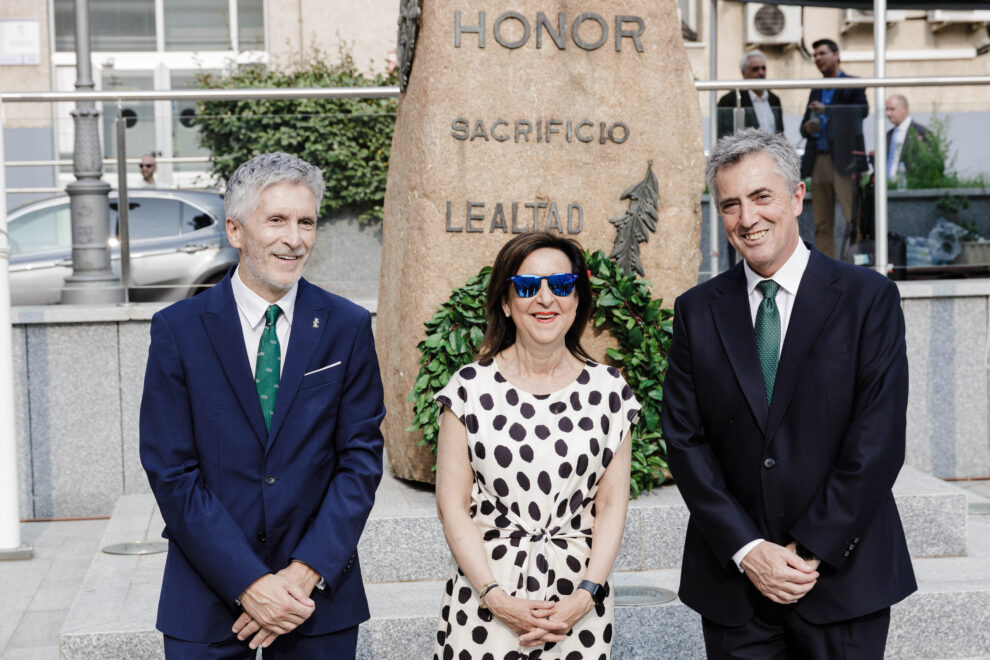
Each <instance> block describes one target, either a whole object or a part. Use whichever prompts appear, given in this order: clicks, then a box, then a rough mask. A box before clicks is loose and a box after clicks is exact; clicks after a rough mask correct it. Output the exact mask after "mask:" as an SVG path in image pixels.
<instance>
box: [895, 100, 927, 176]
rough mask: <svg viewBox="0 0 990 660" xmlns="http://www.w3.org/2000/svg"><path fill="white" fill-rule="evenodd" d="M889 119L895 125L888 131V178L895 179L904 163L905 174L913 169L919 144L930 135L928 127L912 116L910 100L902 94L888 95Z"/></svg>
mask: <svg viewBox="0 0 990 660" xmlns="http://www.w3.org/2000/svg"><path fill="white" fill-rule="evenodd" d="M886 112H887V119H888V120H890V123H891V124H893V125H894V127H893V128H891V129H890V130H889V131H887V179H888V180H890V181H893V180H895V179H897V175H898V174H899V173H900V165H901V164H902V163H903V164H904V168H905V174H906V173H907V172H909V171H910V170H911V161H912V160H913V159H915V158H917V156H916V155H915V154H916V153H917V150H918V145H919V144H920V143H921V142H923V141H924V140H925V138H926V136H927V135H928V128H927V127H926V126H924V125H923V124H919V123H918V122H916V121H914V120H913V119H912V118H911V113H910V111H909V109H908V100H907V99H906V98H905V97H904V96H903V95H901V94H891V95H890V96H889V97H887V107H886Z"/></svg>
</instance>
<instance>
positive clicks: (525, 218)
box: [446, 202, 584, 234]
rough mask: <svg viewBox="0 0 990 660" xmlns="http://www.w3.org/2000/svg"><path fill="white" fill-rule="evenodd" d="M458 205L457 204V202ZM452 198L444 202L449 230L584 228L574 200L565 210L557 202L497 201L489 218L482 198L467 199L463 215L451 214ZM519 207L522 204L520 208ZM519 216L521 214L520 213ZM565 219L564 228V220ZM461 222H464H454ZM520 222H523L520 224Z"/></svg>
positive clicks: (576, 230)
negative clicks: (454, 215) (475, 200)
mask: <svg viewBox="0 0 990 660" xmlns="http://www.w3.org/2000/svg"><path fill="white" fill-rule="evenodd" d="M458 206H460V205H458ZM453 207H454V205H453V202H447V213H446V216H447V218H446V229H447V231H448V232H467V233H469V234H480V233H482V232H484V231H485V230H486V226H485V225H486V222H487V230H488V232H489V233H493V232H495V231H497V230H502V232H503V233H508V232H509V230H510V228H511V231H512V233H513V234H525V233H527V232H531V231H540V230H545V231H550V230H553V229H556V230H557V231H559V232H560V233H561V234H563V233H568V234H580V233H581V230H582V229H583V228H584V208H582V206H581V205H580V204H578V203H577V202H571V203H570V204H568V205H567V210H566V213H563V212H562V210H561V209H562V208H563V206H561V209H558V208H557V202H526V203H520V202H506V203H505V204H503V203H502V202H496V203H495V206H493V207H490V208H491V220H490V221H488V218H489V215H488V213H489V212H488V211H487V210H486V209H485V203H484V202H466V203H465V205H464V216H463V218H460V217H459V218H457V219H456V220H455V219H454V218H453V217H452V216H453V214H454V208H453ZM520 207H521V208H520ZM520 216H522V217H520ZM565 220H566V223H567V226H566V231H565V227H564V222H565ZM455 222H461V223H463V224H460V225H458V224H455ZM520 222H522V223H523V224H519V223H520Z"/></svg>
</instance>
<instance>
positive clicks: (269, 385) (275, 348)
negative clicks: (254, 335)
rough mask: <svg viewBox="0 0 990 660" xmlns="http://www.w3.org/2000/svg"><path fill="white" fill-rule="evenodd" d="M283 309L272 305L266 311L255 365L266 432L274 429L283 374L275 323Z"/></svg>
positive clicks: (256, 382)
mask: <svg viewBox="0 0 990 660" xmlns="http://www.w3.org/2000/svg"><path fill="white" fill-rule="evenodd" d="M281 313H282V309H281V308H280V307H279V306H278V305H270V306H269V307H268V310H267V311H265V331H264V332H262V333H261V341H260V342H258V361H257V362H256V363H255V370H254V383H255V385H256V386H257V387H258V400H259V401H260V402H261V412H262V413H263V414H264V416H265V430H267V431H270V430H271V428H272V413H274V412H275V397H276V396H277V395H278V380H279V376H280V374H281V371H282V370H281V363H282V349H281V347H280V346H279V345H278V335H277V334H276V333H275V323H276V321H278V315H279V314H281Z"/></svg>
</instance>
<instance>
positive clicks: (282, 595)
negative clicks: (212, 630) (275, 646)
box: [232, 562, 319, 649]
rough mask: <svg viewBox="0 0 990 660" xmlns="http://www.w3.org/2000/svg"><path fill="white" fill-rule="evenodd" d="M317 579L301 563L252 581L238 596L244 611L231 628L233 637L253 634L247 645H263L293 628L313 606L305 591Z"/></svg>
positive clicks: (310, 570) (309, 612)
mask: <svg viewBox="0 0 990 660" xmlns="http://www.w3.org/2000/svg"><path fill="white" fill-rule="evenodd" d="M318 581H319V575H318V574H317V573H316V571H314V570H313V569H312V568H310V567H309V566H307V565H306V564H303V563H301V562H293V563H291V564H289V565H288V566H286V567H285V568H283V569H282V570H281V571H279V572H278V573H276V574H271V573H268V574H266V575H263V576H261V577H260V578H258V579H257V580H255V581H254V582H253V583H252V584H251V586H249V587H248V588H247V589H245V590H244V593H242V594H241V597H240V601H241V606H242V607H243V608H244V612H243V613H241V615H240V616H239V617H238V618H237V621H235V622H234V625H233V628H232V630H233V631H234V633H236V634H237V639H240V640H242V641H243V640H245V639H248V638H249V637H251V636H252V635H254V638H253V639H251V642H250V644H249V646H250V648H252V649H256V648H258V647H259V646H261V647H264V648H267V647H269V646H270V645H271V644H272V642H274V641H275V638H277V637H278V636H279V635H284V634H286V633H289V632H292V631H293V630H295V629H296V628H297V627H298V626H299V624H301V623H302V622H303V621H305V620H306V619H308V618H309V617H310V615H311V614H313V611H314V610H315V609H316V603H314V602H313V600H312V599H311V598H310V597H309V594H311V593H312V591H313V588H314V587H315V586H316V583H317V582H318Z"/></svg>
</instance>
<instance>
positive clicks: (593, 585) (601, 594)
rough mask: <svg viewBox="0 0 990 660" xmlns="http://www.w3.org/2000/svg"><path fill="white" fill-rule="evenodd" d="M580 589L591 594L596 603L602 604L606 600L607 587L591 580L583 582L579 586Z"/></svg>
mask: <svg viewBox="0 0 990 660" xmlns="http://www.w3.org/2000/svg"><path fill="white" fill-rule="evenodd" d="M578 589H584V590H585V591H587V592H588V593H589V594H591V598H592V599H593V600H594V601H595V602H596V603H600V602H602V601H603V600H605V593H606V592H605V585H602V584H598V583H597V582H592V581H591V580H581V584H579V585H578Z"/></svg>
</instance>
